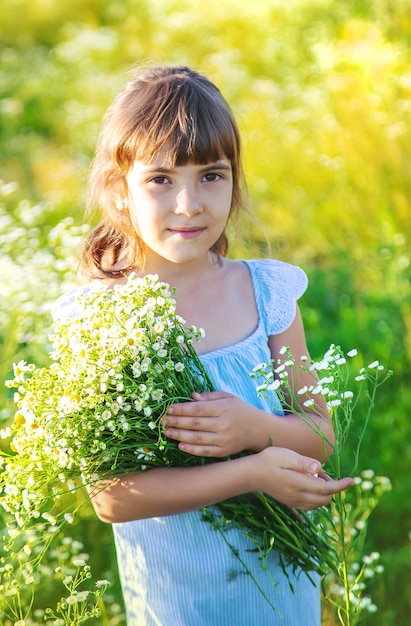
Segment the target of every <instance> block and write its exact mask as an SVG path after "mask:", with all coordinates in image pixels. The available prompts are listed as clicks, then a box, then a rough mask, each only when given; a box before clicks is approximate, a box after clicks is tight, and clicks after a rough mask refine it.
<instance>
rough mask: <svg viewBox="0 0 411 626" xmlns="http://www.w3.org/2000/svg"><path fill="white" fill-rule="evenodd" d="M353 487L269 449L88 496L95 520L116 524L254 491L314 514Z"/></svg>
mask: <svg viewBox="0 0 411 626" xmlns="http://www.w3.org/2000/svg"><path fill="white" fill-rule="evenodd" d="M317 473H318V476H317V475H316V474H317ZM352 484H353V480H352V479H350V478H345V479H342V480H339V481H334V480H331V479H330V478H329V477H328V476H327V475H325V474H322V472H321V464H320V463H319V462H318V461H316V460H315V459H312V458H308V457H303V456H301V455H299V454H297V453H295V452H293V451H292V450H287V449H284V448H277V447H268V448H265V449H264V450H262V451H261V452H259V453H257V454H252V455H249V456H246V457H242V458H239V459H233V460H230V461H222V462H220V463H211V464H209V465H200V466H196V467H184V468H158V469H152V470H149V471H147V472H141V473H138V474H131V475H129V476H126V477H124V478H120V479H117V480H115V481H111V482H107V483H104V482H100V483H98V484H97V485H96V486H95V487H91V486H89V493H90V496H91V498H92V503H93V506H94V508H95V511H96V513H97V515H98V517H99V518H100V519H101V520H102V521H104V522H110V523H114V522H127V521H131V520H137V519H144V518H148V517H157V516H163V515H174V514H178V513H184V512H187V511H192V510H195V509H200V508H202V507H204V506H209V505H211V504H215V503H217V502H220V501H222V500H225V499H227V498H231V497H234V496H237V495H240V494H244V493H251V492H255V491H264V492H265V493H267V494H268V495H270V496H271V497H273V498H276V499H277V500H279V501H281V502H283V503H285V504H288V505H289V506H292V507H296V508H299V509H312V508H315V507H318V506H323V505H326V504H328V503H329V502H330V500H331V497H332V495H333V494H334V493H337V492H339V491H342V490H343V489H346V488H347V487H349V486H350V485H352Z"/></svg>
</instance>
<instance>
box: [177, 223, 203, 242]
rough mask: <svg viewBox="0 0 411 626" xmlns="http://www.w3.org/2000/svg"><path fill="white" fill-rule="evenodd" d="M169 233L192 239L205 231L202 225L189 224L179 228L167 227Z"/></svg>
mask: <svg viewBox="0 0 411 626" xmlns="http://www.w3.org/2000/svg"><path fill="white" fill-rule="evenodd" d="M168 231H169V233H171V234H172V235H180V237H183V238H185V239H192V238H194V237H196V236H197V235H200V234H201V233H202V232H204V231H205V228H204V227H201V226H190V227H180V228H169V229H168Z"/></svg>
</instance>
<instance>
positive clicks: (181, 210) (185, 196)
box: [175, 186, 203, 217]
mask: <svg viewBox="0 0 411 626" xmlns="http://www.w3.org/2000/svg"><path fill="white" fill-rule="evenodd" d="M202 211H203V207H202V203H201V198H200V196H199V194H198V193H197V191H196V189H195V188H192V187H189V186H185V187H182V188H181V189H180V190H179V192H178V193H177V195H176V205H175V213H178V214H182V215H188V216H189V217H191V216H192V215H197V214H198V213H202Z"/></svg>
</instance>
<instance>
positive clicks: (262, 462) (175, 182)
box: [56, 67, 352, 626]
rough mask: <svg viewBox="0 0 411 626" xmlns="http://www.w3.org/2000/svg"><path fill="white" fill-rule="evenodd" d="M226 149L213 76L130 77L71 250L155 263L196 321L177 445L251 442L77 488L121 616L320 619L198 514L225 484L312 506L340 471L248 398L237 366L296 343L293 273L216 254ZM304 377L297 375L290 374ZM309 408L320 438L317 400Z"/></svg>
mask: <svg viewBox="0 0 411 626" xmlns="http://www.w3.org/2000/svg"><path fill="white" fill-rule="evenodd" d="M240 159H241V156H240V138H239V133H238V129H237V126H236V123H235V121H234V119H233V115H232V112H231V110H230V108H229V106H228V104H227V102H226V101H225V100H224V98H223V97H222V95H221V93H220V91H219V90H218V89H217V87H216V86H215V85H213V84H212V83H211V82H210V81H209V80H208V79H207V78H205V77H203V76H201V75H200V74H198V73H197V72H195V71H193V70H191V69H189V68H187V67H164V68H157V69H152V70H150V71H148V72H146V73H143V74H142V75H140V76H138V77H137V78H136V79H135V80H133V81H131V82H130V83H129V84H128V85H127V86H126V87H125V89H124V90H123V91H122V92H121V93H120V94H119V95H118V96H117V98H116V99H115V100H114V102H113V104H112V105H111V107H110V108H109V110H108V112H107V115H106V117H105V123H104V127H103V130H102V132H101V136H100V140H99V144H98V147H97V152H96V156H95V159H94V165H93V168H92V171H91V175H90V189H91V196H92V201H93V204H94V205H97V206H98V207H99V208H100V209H101V211H102V213H103V220H102V221H101V223H100V224H99V225H98V226H97V228H95V229H94V230H93V231H92V232H91V233H90V235H89V236H88V238H87V240H86V242H85V245H84V247H83V250H82V255H81V264H80V265H81V269H82V271H83V274H85V275H86V276H88V277H89V278H91V279H95V278H98V279H100V280H103V281H106V283H107V285H108V286H112V285H114V284H115V283H118V282H121V281H124V280H125V279H126V277H127V275H128V274H129V272H131V271H133V272H136V273H137V274H139V275H144V274H147V273H152V274H158V275H159V277H160V279H161V280H164V281H166V282H168V283H169V284H170V285H172V286H174V287H176V288H177V292H176V298H177V307H178V312H179V314H180V315H181V316H182V317H183V318H184V319H185V320H187V325H188V326H190V325H191V324H195V325H196V326H198V327H203V328H204V329H205V331H206V335H205V339H204V340H202V342H201V343H200V344H198V345H199V351H200V355H201V359H202V361H203V363H204V365H205V366H206V368H207V370H208V372H209V374H210V377H211V379H212V381H213V383H214V386H215V388H216V389H218V390H219V391H216V392H213V393H207V394H202V395H199V394H195V396H194V398H193V399H194V402H187V403H179V404H174V405H173V406H172V407H171V408H170V409H169V411H168V414H167V415H166V416H165V417H164V419H163V422H164V426H165V432H166V436H167V437H170V438H171V439H175V440H177V441H178V442H179V446H180V448H181V449H182V450H183V451H185V452H186V453H187V454H192V455H202V456H210V457H216V458H222V457H227V456H230V455H235V454H237V453H239V452H241V451H244V450H247V451H251V452H252V453H253V454H249V455H247V456H243V457H241V458H236V459H234V460H226V461H221V462H219V463H215V464H213V463H211V464H207V465H201V466H196V467H184V468H177V467H173V468H159V469H152V470H150V471H147V472H144V473H135V474H132V475H129V476H127V477H125V478H121V479H118V480H116V482H115V483H110V484H107V485H103V487H105V488H104V489H102V490H101V491H100V492H99V493H98V494H97V495H96V496H95V497H94V498H93V504H94V507H95V510H96V512H97V515H98V516H99V518H100V519H101V520H103V521H105V522H110V523H112V524H113V528H114V535H115V542H116V548H117V555H118V564H119V570H120V576H121V582H122V589H123V595H124V601H125V606H126V610H127V618H128V624H129V626H160V625H161V626H229V625H232V624H233V625H235V626H265V625H276V624H281V625H282V626H297V625H304V626H319V624H320V593H319V586H318V581H317V585H316V586H315V585H314V584H312V582H310V580H309V579H308V577H307V576H306V575H305V574H304V573H302V572H299V571H297V572H292V571H290V572H289V574H288V577H287V576H286V575H285V574H284V573H283V571H282V569H281V567H280V565H279V561H278V555H276V553H275V551H272V552H271V553H270V554H269V556H268V558H267V562H268V566H269V569H270V573H271V576H272V579H273V580H274V581H275V582H276V587H274V586H273V584H272V582H271V581H270V580H269V576H267V573H266V572H265V571H263V569H262V567H261V562H260V561H259V559H258V556H257V555H256V553H255V551H254V548H255V546H254V545H253V544H252V542H251V541H250V540H249V539H248V538H247V537H246V536H245V535H244V534H243V533H242V532H240V531H239V530H236V529H227V537H229V540H230V543H231V544H232V545H234V546H236V548H238V549H239V551H240V553H241V557H242V558H243V559H244V561H245V562H246V565H247V567H248V568H249V570H250V571H251V572H252V574H253V576H254V577H255V579H256V580H257V581H258V583H259V585H260V586H261V588H262V589H263V590H264V592H265V593H266V594H267V596H268V597H270V599H271V601H272V603H273V604H274V606H275V607H276V608H277V610H278V612H274V611H273V609H272V607H270V605H269V603H268V602H267V601H266V600H265V599H264V597H263V595H262V594H261V593H260V591H259V590H258V589H257V586H256V585H255V583H254V582H253V580H252V578H251V576H249V575H247V574H246V573H245V572H244V571H241V567H240V566H239V562H238V560H237V559H236V557H235V556H234V555H233V553H232V552H231V550H230V548H229V547H228V546H227V544H226V543H225V542H224V540H223V539H222V537H221V535H220V534H219V533H218V532H215V531H214V530H213V529H212V528H211V526H210V525H209V524H207V523H204V522H203V521H202V519H201V508H202V507H205V506H212V505H213V504H215V503H217V502H219V501H222V500H225V499H227V498H230V497H233V496H237V495H239V494H245V493H251V492H256V491H263V492H265V493H267V494H269V495H270V496H272V497H274V498H276V499H277V500H279V501H281V502H283V503H285V504H287V505H289V506H292V507H296V508H300V509H312V508H314V507H318V506H322V505H326V504H328V503H329V502H330V499H331V496H332V495H333V494H334V493H337V492H339V491H341V490H343V489H345V488H347V487H348V486H349V485H351V484H352V481H351V480H350V479H343V480H340V481H333V480H331V479H330V478H329V477H328V476H327V475H325V474H324V473H322V472H321V462H322V461H323V460H324V458H325V451H324V446H323V442H322V439H321V437H320V436H319V435H318V434H315V432H314V431H313V430H312V429H311V428H310V427H308V426H307V425H306V424H305V423H304V421H303V420H302V419H301V418H300V417H299V416H298V415H293V414H287V415H284V413H283V411H282V409H281V406H280V405H279V402H278V399H277V398H276V396H275V392H274V391H273V392H272V393H271V397H270V398H269V399H267V400H265V399H261V398H258V397H257V393H256V389H255V384H254V382H253V380H252V379H251V378H250V372H251V371H252V369H253V367H255V365H257V364H259V363H261V362H263V361H265V362H268V361H269V359H271V358H272V359H277V358H279V356H280V350H281V348H282V347H283V346H289V347H290V349H291V351H292V353H293V354H294V355H295V356H296V357H297V358H298V357H299V356H300V355H306V354H307V347H306V342H305V338H304V330H303V325H302V322H301V317H300V314H299V312H298V308H297V306H296V300H297V299H298V298H299V297H300V296H301V295H302V293H303V292H304V290H305V289H306V284H307V281H306V276H305V274H304V272H303V271H302V270H301V269H299V268H298V267H295V266H292V265H289V264H286V263H283V262H280V261H273V260H260V261H234V260H229V259H228V258H227V257H226V254H227V248H228V243H227V237H226V232H225V230H226V225H227V222H228V220H229V219H230V218H231V217H232V216H233V215H234V214H235V213H236V212H237V211H239V210H240V209H241V207H242V203H243V197H242V170H241V160H240ZM73 306H75V304H74V303H73V297H72V296H71V297H66V298H63V299H62V300H61V301H60V302H59V304H58V306H57V309H58V310H57V311H56V315H59V316H61V315H66V314H68V313H69V312H70V309H71V308H72V307H73ZM290 379H291V376H290ZM305 382H306V381H304V375H301V376H300V379H299V381H298V384H299V386H302V385H304V383H305ZM308 384H310V383H308ZM273 407H276V410H275V412H273ZM319 415H320V416H321V417H319ZM312 419H313V420H315V421H316V422H317V423H318V426H319V427H320V428H321V430H322V431H323V433H324V435H325V437H326V438H327V439H328V440H330V441H332V438H333V434H332V429H331V425H330V421H329V418H328V414H327V410H326V408H325V406H324V405H323V404H322V403H321V401H319V400H318V399H317V400H316V411H315V412H313V414H312ZM272 441H273V442H274V445H271V442H272ZM314 578H315V577H314ZM315 580H317V579H316V578H315ZM290 583H291V585H290ZM291 586H292V588H293V591H292V589H291Z"/></svg>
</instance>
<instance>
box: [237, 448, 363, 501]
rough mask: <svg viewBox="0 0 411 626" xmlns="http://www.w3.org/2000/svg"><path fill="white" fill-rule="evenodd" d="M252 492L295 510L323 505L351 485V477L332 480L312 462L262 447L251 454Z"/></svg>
mask: <svg viewBox="0 0 411 626" xmlns="http://www.w3.org/2000/svg"><path fill="white" fill-rule="evenodd" d="M248 458H250V462H251V464H252V476H251V481H252V491H264V492H265V493H266V494H268V495H269V496H271V497H272V498H275V499H276V500H278V501H279V502H283V503H284V504H287V505H288V506H290V507H293V508H296V509H304V510H311V509H315V508H317V507H320V506H326V505H327V504H329V503H330V502H331V499H332V496H333V495H334V494H335V493H339V492H340V491H344V489H347V488H348V487H351V486H352V485H353V484H354V479H352V478H342V479H341V480H333V479H332V478H330V476H328V475H327V474H325V473H324V472H323V471H322V469H321V463H320V462H319V461H317V460H316V459H312V458H310V457H307V456H302V455H301V454H298V453H297V452H294V451H293V450H289V449H288V448H276V447H274V446H271V447H268V448H265V449H264V450H262V451H261V452H258V453H257V454H254V455H251V457H248Z"/></svg>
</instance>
